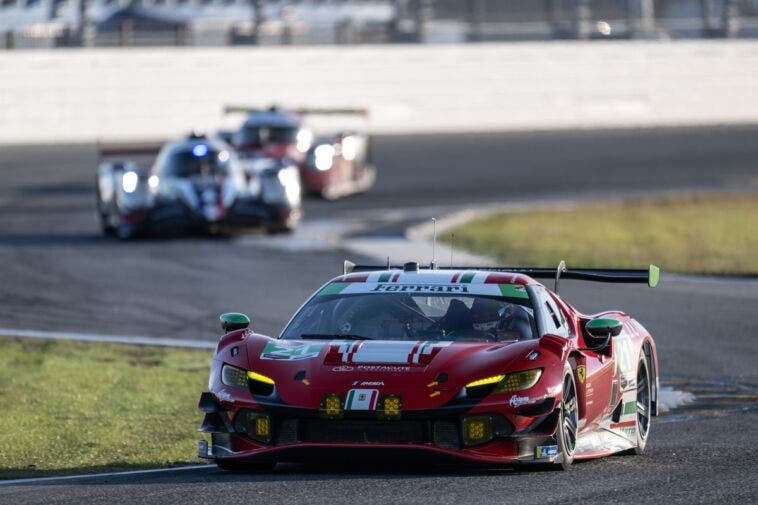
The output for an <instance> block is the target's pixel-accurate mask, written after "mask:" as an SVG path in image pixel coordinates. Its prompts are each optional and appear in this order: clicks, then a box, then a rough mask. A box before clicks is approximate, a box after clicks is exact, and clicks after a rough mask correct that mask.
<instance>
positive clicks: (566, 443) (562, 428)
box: [556, 366, 579, 470]
mask: <svg viewBox="0 0 758 505" xmlns="http://www.w3.org/2000/svg"><path fill="white" fill-rule="evenodd" d="M578 431H579V403H578V400H577V396H576V383H575V382H574V374H573V373H572V372H571V369H570V368H569V367H568V366H567V367H566V372H565V374H564V377H563V397H562V398H561V410H560V419H559V423H558V430H557V434H556V435H557V436H556V438H557V439H558V450H559V451H560V455H561V462H560V467H561V469H563V470H568V469H569V468H570V467H571V463H573V462H574V451H575V450H576V439H577V432H578Z"/></svg>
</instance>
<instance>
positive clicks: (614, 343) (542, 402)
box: [199, 262, 659, 469]
mask: <svg viewBox="0 0 758 505" xmlns="http://www.w3.org/2000/svg"><path fill="white" fill-rule="evenodd" d="M658 276H659V273H658V269H657V268H656V267H654V266H652V265H651V267H650V269H649V270H589V269H579V270H567V269H566V268H565V265H564V264H563V262H561V265H560V266H559V267H558V269H536V268H522V269H518V268H463V267H461V268H449V269H447V268H446V269H442V268H440V269H437V268H428V269H426V268H424V269H419V266H418V264H417V263H408V264H406V265H404V266H403V267H389V266H388V267H387V268H386V269H383V268H382V267H356V266H355V265H353V264H351V263H349V262H346V267H345V271H344V275H342V276H339V277H337V278H335V279H332V280H331V281H329V282H328V283H327V284H325V285H324V286H323V287H322V288H321V289H319V290H318V291H317V292H316V293H315V294H314V295H313V296H312V297H311V298H310V299H309V300H308V301H307V302H306V303H305V304H304V305H303V306H302V307H301V308H300V310H299V311H298V312H297V313H296V314H295V316H294V317H293V318H292V320H291V321H290V323H289V324H288V325H287V327H286V328H285V329H284V331H283V332H282V334H281V336H280V337H279V338H270V337H266V336H263V335H259V334H256V333H254V332H253V331H251V330H249V329H248V328H247V327H248V325H249V323H250V320H249V319H248V318H247V317H246V316H245V315H243V314H224V315H222V316H221V321H222V326H223V328H224V329H225V330H226V334H225V335H224V336H223V337H222V338H221V340H220V341H219V343H218V347H217V349H216V354H215V357H214V359H213V363H212V366H211V373H210V382H209V387H210V391H209V392H205V393H202V395H201V397H200V403H199V407H200V410H201V411H202V412H204V413H205V418H204V421H203V423H202V426H201V428H200V431H202V432H206V433H210V440H211V442H210V444H209V443H208V442H207V441H205V440H201V441H200V443H199V454H200V457H202V458H208V459H212V460H214V461H215V462H216V464H217V465H218V466H220V467H221V468H226V469H235V468H244V467H251V466H252V467H255V468H259V469H260V468H265V467H270V466H272V465H273V464H274V463H276V462H277V461H298V460H304V459H305V460H308V459H314V458H323V457H327V456H331V457H337V458H339V457H343V456H345V455H346V454H347V453H348V452H350V454H355V452H356V451H358V452H359V453H370V454H371V455H372V457H380V455H387V456H390V457H398V454H399V455H400V457H403V456H404V455H412V454H415V455H417V454H423V455H431V456H436V457H447V458H452V459H455V460H463V461H469V462H479V463H487V464H534V463H536V464H540V465H546V466H549V467H557V468H563V469H567V468H568V467H569V466H570V465H571V463H572V461H574V460H577V459H586V458H595V457H600V456H605V455H608V454H612V453H616V452H622V451H628V452H630V453H637V454H639V453H641V452H642V451H643V450H644V449H645V446H646V444H647V441H648V438H649V436H650V421H651V417H652V416H655V415H657V412H658V360H657V356H656V348H655V343H654V342H653V339H652V337H651V336H650V334H649V333H648V332H647V330H645V328H644V327H643V326H642V325H641V324H640V323H639V322H637V321H636V320H634V319H633V318H631V317H630V316H628V315H626V314H624V313H623V312H620V311H616V310H613V311H608V312H603V313H600V314H595V315H591V316H590V315H585V314H582V313H580V312H578V311H577V310H576V309H574V308H573V307H572V306H571V305H569V304H568V303H566V302H565V301H564V300H563V299H562V298H560V297H559V296H558V295H557V294H556V292H555V291H551V290H550V289H548V288H546V287H545V286H544V285H542V284H541V283H539V282H537V281H536V280H534V279H535V278H554V279H555V284H556V286H555V288H556V290H557V287H558V281H559V279H560V278H571V279H582V280H588V281H600V282H642V283H647V284H648V285H649V286H650V287H654V286H655V285H656V284H657V282H658Z"/></svg>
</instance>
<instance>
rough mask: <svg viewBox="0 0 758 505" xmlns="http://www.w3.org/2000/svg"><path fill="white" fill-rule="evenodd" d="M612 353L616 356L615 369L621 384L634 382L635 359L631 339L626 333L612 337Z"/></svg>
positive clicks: (635, 372)
mask: <svg viewBox="0 0 758 505" xmlns="http://www.w3.org/2000/svg"><path fill="white" fill-rule="evenodd" d="M613 355H614V356H615V357H616V371H617V372H618V373H619V375H620V376H621V378H622V385H623V384H624V383H625V384H626V385H627V386H629V385H630V384H634V383H635V380H636V374H637V371H636V370H635V368H636V364H637V363H636V359H635V356H634V347H633V346H632V340H631V339H630V338H629V336H628V335H622V336H618V337H615V338H614V339H613Z"/></svg>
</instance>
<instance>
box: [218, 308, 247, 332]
mask: <svg viewBox="0 0 758 505" xmlns="http://www.w3.org/2000/svg"><path fill="white" fill-rule="evenodd" d="M219 319H220V320H221V326H222V327H223V328H224V329H225V330H240V329H242V328H247V327H248V326H249V325H250V318H249V317H247V316H246V315H245V314H240V313H239V312H226V313H224V314H221V316H220V317H219Z"/></svg>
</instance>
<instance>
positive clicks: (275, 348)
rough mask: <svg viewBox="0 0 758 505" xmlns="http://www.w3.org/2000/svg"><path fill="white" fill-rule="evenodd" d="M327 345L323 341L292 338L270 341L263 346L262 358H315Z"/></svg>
mask: <svg viewBox="0 0 758 505" xmlns="http://www.w3.org/2000/svg"><path fill="white" fill-rule="evenodd" d="M325 345H326V344H323V343H312V342H297V341H292V340H287V341H284V340H280V341H277V342H268V343H267V344H266V346H265V347H264V348H263V352H262V353H261V359H280V360H285V361H296V360H301V359H310V358H315V357H316V356H318V355H319V354H320V353H321V349H323V348H324V346H325Z"/></svg>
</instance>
